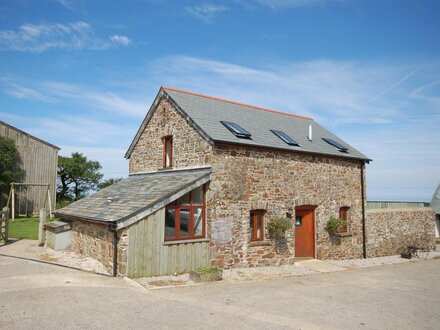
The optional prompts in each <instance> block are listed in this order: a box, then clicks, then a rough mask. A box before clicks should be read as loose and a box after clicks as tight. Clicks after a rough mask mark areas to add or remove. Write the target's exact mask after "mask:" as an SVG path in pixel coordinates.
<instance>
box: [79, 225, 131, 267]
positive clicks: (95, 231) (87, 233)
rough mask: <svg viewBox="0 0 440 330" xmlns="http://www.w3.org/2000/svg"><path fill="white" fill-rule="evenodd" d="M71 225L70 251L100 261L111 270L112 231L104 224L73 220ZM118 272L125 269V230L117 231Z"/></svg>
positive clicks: (126, 239) (126, 241)
mask: <svg viewBox="0 0 440 330" xmlns="http://www.w3.org/2000/svg"><path fill="white" fill-rule="evenodd" d="M71 226H72V251H73V252H75V253H77V254H79V255H81V256H84V257H91V258H94V259H96V260H98V261H99V262H101V263H102V264H103V265H104V266H105V268H106V269H107V271H108V272H109V273H110V274H111V273H112V272H113V232H112V231H110V230H109V227H108V226H107V225H104V224H99V223H94V222H84V221H80V220H75V221H72V222H71ZM118 237H119V244H118V274H119V275H125V274H126V269H127V246H128V237H127V230H125V229H124V230H120V231H119V232H118Z"/></svg>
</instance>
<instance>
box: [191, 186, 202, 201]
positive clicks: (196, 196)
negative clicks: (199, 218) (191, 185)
mask: <svg viewBox="0 0 440 330" xmlns="http://www.w3.org/2000/svg"><path fill="white" fill-rule="evenodd" d="M192 203H193V204H196V205H202V204H203V186H200V187H197V188H196V189H194V190H193V191H192Z"/></svg>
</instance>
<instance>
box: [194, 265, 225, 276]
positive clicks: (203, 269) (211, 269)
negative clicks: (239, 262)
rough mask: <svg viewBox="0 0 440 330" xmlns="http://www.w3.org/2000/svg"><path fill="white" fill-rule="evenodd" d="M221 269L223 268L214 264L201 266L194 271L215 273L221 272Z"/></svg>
mask: <svg viewBox="0 0 440 330" xmlns="http://www.w3.org/2000/svg"><path fill="white" fill-rule="evenodd" d="M220 270H221V268H218V267H214V266H208V267H199V268H196V269H194V271H195V272H196V273H200V274H215V273H217V272H219V271H220Z"/></svg>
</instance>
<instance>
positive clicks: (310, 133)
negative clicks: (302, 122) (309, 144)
mask: <svg viewBox="0 0 440 330" xmlns="http://www.w3.org/2000/svg"><path fill="white" fill-rule="evenodd" d="M308 139H309V141H312V124H310V125H309V136H308Z"/></svg>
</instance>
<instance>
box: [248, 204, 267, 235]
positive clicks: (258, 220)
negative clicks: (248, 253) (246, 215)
mask: <svg viewBox="0 0 440 330" xmlns="http://www.w3.org/2000/svg"><path fill="white" fill-rule="evenodd" d="M249 225H250V226H249V229H250V237H251V241H263V240H264V210H254V211H251V214H250V221H249Z"/></svg>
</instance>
